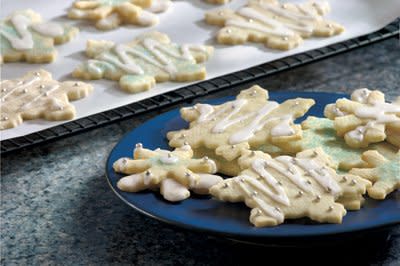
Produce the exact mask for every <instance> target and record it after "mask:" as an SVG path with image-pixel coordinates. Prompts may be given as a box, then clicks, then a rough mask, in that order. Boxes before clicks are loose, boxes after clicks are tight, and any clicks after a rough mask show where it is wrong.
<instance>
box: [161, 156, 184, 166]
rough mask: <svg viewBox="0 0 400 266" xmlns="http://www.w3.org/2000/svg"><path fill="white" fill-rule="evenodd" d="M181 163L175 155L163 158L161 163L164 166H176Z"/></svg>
mask: <svg viewBox="0 0 400 266" xmlns="http://www.w3.org/2000/svg"><path fill="white" fill-rule="evenodd" d="M178 161H179V158H178V157H176V156H173V155H171V154H170V155H168V156H161V157H160V162H161V163H163V164H176V163H177V162H178Z"/></svg>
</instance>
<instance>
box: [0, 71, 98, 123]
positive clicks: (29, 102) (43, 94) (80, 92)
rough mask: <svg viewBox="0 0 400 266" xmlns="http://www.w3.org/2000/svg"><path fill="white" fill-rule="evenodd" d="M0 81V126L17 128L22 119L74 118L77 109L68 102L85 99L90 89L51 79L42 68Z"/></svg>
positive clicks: (84, 85) (86, 86) (83, 84)
mask: <svg viewBox="0 0 400 266" xmlns="http://www.w3.org/2000/svg"><path fill="white" fill-rule="evenodd" d="M0 84H1V92H0V95H1V98H0V99H1V102H0V108H1V119H0V129H7V128H12V127H16V126H18V125H19V124H21V123H22V122H23V120H32V119H38V118H43V119H46V120H68V119H73V118H74V117H75V113H76V111H75V107H74V106H73V105H72V104H70V103H69V101H70V100H78V99H81V98H84V97H86V96H87V95H88V94H89V93H90V92H91V91H92V90H93V87H92V86H91V85H89V84H87V83H83V82H76V81H65V82H58V81H56V80H53V79H52V77H51V74H50V73H49V72H46V71H44V70H38V71H31V72H28V73H27V74H26V75H25V76H23V77H22V78H19V79H14V80H3V81H1V83H0Z"/></svg>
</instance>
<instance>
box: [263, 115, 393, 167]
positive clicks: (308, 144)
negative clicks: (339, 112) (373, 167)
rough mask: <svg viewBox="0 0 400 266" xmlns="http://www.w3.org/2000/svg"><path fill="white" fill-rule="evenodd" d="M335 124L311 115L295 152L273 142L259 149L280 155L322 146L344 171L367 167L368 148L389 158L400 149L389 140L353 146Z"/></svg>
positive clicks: (304, 125)
mask: <svg viewBox="0 0 400 266" xmlns="http://www.w3.org/2000/svg"><path fill="white" fill-rule="evenodd" d="M333 124H334V123H333V121H332V120H329V119H328V118H319V117H314V116H309V117H307V119H306V120H305V121H303V122H302V123H301V126H302V129H303V137H302V139H301V140H298V141H296V143H294V144H293V145H294V146H296V148H295V149H294V150H293V152H288V151H282V150H281V149H279V147H276V146H274V145H271V144H265V145H262V146H260V147H258V149H259V150H262V151H264V152H267V153H268V154H270V155H273V156H278V155H283V154H292V155H295V154H296V152H297V151H299V150H307V149H313V148H318V147H320V148H321V149H322V150H323V151H324V152H325V153H326V154H327V155H329V156H330V157H331V158H332V161H333V162H334V163H335V164H336V165H337V166H338V168H339V169H340V170H342V171H348V170H350V169H352V168H354V167H365V166H366V163H365V162H364V161H363V160H362V158H361V156H362V154H363V152H366V151H368V150H377V151H379V152H380V153H381V154H383V155H384V156H385V158H388V159H390V158H393V157H394V156H395V155H396V153H397V151H398V148H397V147H395V146H394V145H391V144H389V143H387V142H380V143H376V144H372V145H370V146H369V147H368V148H363V149H356V148H351V147H349V146H348V145H347V144H346V143H345V141H344V139H343V138H341V137H339V136H337V135H336V131H335V128H334V125H333Z"/></svg>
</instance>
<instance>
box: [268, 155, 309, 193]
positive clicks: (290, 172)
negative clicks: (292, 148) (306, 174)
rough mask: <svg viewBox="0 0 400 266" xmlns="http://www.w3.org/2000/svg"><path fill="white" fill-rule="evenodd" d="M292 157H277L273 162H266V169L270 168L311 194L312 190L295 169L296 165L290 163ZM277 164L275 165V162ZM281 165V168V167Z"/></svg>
mask: <svg viewBox="0 0 400 266" xmlns="http://www.w3.org/2000/svg"><path fill="white" fill-rule="evenodd" d="M292 159H293V158H292V157H289V156H279V157H276V158H275V160H274V159H271V160H266V163H267V167H271V168H273V169H275V170H276V171H278V172H279V173H281V174H282V175H284V176H286V177H287V178H288V179H289V180H290V181H292V182H293V183H294V184H295V185H296V186H298V187H299V188H301V189H302V190H304V191H307V192H310V193H312V188H311V187H310V186H309V185H308V184H307V181H306V180H305V179H304V178H303V177H302V176H301V174H300V172H299V171H298V170H297V168H296V167H295V166H296V165H295V164H294V163H293V162H292ZM276 161H277V162H279V163H277V162H276ZM282 165H283V166H282Z"/></svg>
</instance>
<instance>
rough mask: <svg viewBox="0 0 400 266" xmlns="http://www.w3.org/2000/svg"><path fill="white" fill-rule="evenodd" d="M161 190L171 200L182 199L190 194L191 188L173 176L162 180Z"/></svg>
mask: <svg viewBox="0 0 400 266" xmlns="http://www.w3.org/2000/svg"><path fill="white" fill-rule="evenodd" d="M160 190H161V193H162V195H163V196H164V198H165V199H166V200H169V201H181V200H184V199H186V198H188V197H189V196H190V192H189V190H188V189H187V188H186V187H185V186H184V185H182V184H181V183H179V182H177V181H175V180H174V179H172V178H166V179H164V180H162V181H161V188H160Z"/></svg>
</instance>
